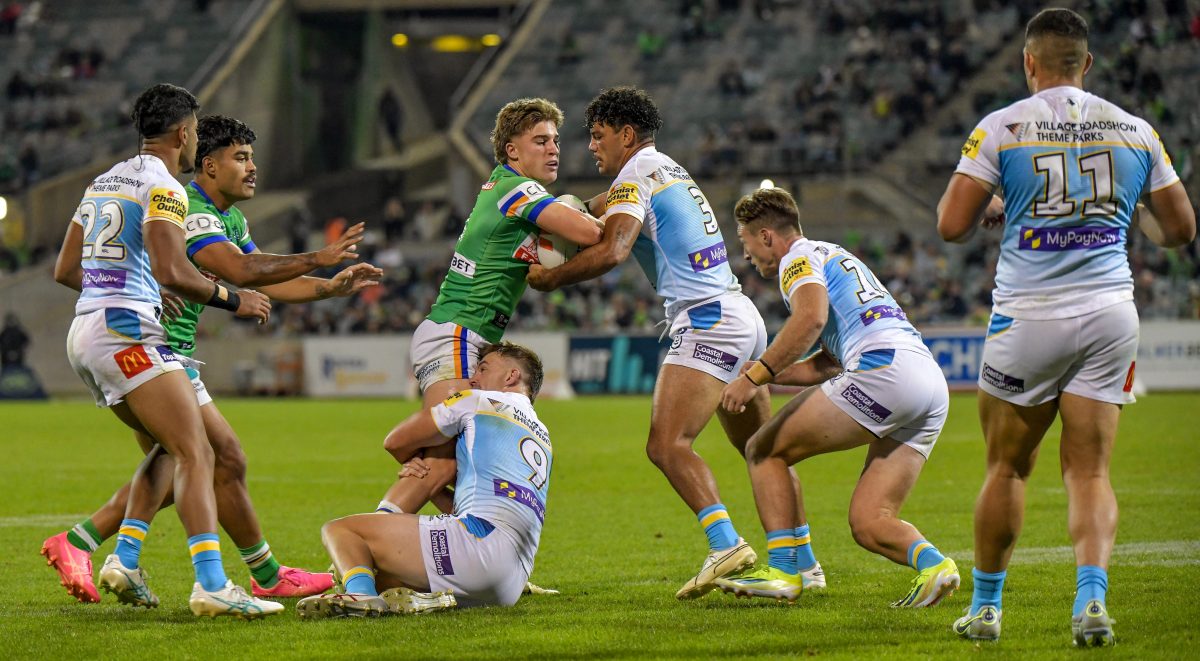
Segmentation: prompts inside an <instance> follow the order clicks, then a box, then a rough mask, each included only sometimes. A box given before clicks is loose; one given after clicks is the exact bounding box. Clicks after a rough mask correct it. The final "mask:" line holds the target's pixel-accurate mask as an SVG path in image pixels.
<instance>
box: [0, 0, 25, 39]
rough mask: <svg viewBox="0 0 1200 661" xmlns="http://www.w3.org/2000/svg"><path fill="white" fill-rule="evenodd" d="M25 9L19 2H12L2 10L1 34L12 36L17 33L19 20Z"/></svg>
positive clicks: (0, 18) (0, 14)
mask: <svg viewBox="0 0 1200 661" xmlns="http://www.w3.org/2000/svg"><path fill="white" fill-rule="evenodd" d="M22 9H24V8H23V7H22V6H21V3H19V2H10V3H8V4H6V5H4V9H0V34H4V35H11V34H13V33H14V32H16V31H17V19H19V18H21V11H22Z"/></svg>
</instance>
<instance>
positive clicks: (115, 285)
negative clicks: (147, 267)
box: [83, 269, 127, 289]
mask: <svg viewBox="0 0 1200 661" xmlns="http://www.w3.org/2000/svg"><path fill="white" fill-rule="evenodd" d="M126 275H127V273H126V272H125V271H121V270H119V269H84V270H83V288H84V289H124V288H125V276H126Z"/></svg>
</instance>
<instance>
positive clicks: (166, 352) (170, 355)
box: [154, 344, 179, 363]
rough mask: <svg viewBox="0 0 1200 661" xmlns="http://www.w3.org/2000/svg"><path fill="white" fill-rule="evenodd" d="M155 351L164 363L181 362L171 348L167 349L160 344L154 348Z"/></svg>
mask: <svg viewBox="0 0 1200 661" xmlns="http://www.w3.org/2000/svg"><path fill="white" fill-rule="evenodd" d="M154 350H155V351H157V352H158V357H159V358H162V359H163V362H164V363H170V362H176V363H178V362H179V357H178V356H176V355H175V352H174V351H171V347H165V346H163V345H161V344H160V345H158V346H156V347H154Z"/></svg>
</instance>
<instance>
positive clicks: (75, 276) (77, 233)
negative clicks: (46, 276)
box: [54, 223, 83, 291]
mask: <svg viewBox="0 0 1200 661" xmlns="http://www.w3.org/2000/svg"><path fill="white" fill-rule="evenodd" d="M82 261H83V228H82V227H80V226H79V224H78V223H71V224H70V225H69V226H68V227H67V233H66V235H65V236H63V242H62V248H61V249H59V251H58V259H56V260H55V262H54V280H55V282H58V283H59V284H61V285H65V286H67V287H70V288H71V289H74V290H75V291H83V263H82Z"/></svg>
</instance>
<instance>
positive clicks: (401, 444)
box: [383, 409, 451, 464]
mask: <svg viewBox="0 0 1200 661" xmlns="http://www.w3.org/2000/svg"><path fill="white" fill-rule="evenodd" d="M450 440H451V439H450V438H449V437H447V436H445V435H443V434H442V430H441V429H439V428H438V426H437V423H436V422H434V421H433V413H432V412H431V411H430V409H421V410H420V411H417V412H416V413H414V414H412V415H410V416H408V418H406V419H405V420H404V422H401V423H400V424H398V425H396V427H395V428H394V429H392V431H390V432H388V435H387V436H386V437H385V438H384V439H383V449H385V450H387V451H388V452H389V453H390V454H391V455H392V456H393V457H395V458H396V461H398V462H400V463H401V464H404V463H405V462H407V461H408V460H409V459H412V458H413V457H414V456H415V455H416V454H417V452H418V451H420V450H421V449H422V448H428V447H433V446H435V445H442V444H443V443H449V442H450Z"/></svg>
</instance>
